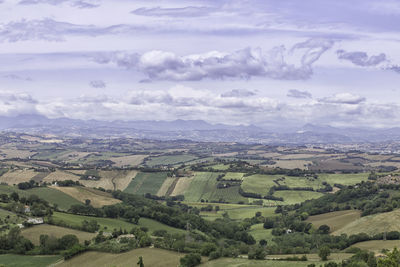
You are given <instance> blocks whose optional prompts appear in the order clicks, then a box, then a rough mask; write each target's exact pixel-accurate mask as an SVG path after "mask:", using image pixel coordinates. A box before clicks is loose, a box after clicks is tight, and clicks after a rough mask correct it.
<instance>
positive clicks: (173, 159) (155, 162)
mask: <svg viewBox="0 0 400 267" xmlns="http://www.w3.org/2000/svg"><path fill="white" fill-rule="evenodd" d="M195 159H197V157H196V156H193V155H171V156H159V157H150V158H148V159H146V165H147V166H149V167H155V166H165V165H180V164H182V163H185V162H188V161H192V160H195Z"/></svg>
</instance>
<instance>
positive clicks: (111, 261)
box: [57, 248, 183, 267]
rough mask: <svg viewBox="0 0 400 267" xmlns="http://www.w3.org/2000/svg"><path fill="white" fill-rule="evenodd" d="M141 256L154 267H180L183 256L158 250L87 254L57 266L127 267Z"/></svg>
mask: <svg viewBox="0 0 400 267" xmlns="http://www.w3.org/2000/svg"><path fill="white" fill-rule="evenodd" d="M139 256H142V257H143V262H144V264H145V266H152V267H170V266H178V265H179V259H180V258H181V257H182V256H183V254H180V253H176V252H172V251H167V250H162V249H156V248H142V249H134V250H131V251H129V252H125V253H120V254H111V253H104V252H86V253H83V254H82V255H79V256H77V257H74V258H73V259H71V260H67V261H65V262H63V263H61V264H59V265H57V266H59V267H73V266H74V267H75V266H85V267H109V266H115V267H125V266H132V264H136V262H137V261H138V259H139Z"/></svg>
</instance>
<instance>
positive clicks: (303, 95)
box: [287, 89, 312, 98]
mask: <svg viewBox="0 0 400 267" xmlns="http://www.w3.org/2000/svg"><path fill="white" fill-rule="evenodd" d="M287 96H288V97H293V98H312V95H311V94H310V93H309V92H307V91H300V90H296V89H292V90H289V91H288V93H287Z"/></svg>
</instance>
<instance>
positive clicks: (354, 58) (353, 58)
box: [336, 50, 386, 67]
mask: <svg viewBox="0 0 400 267" xmlns="http://www.w3.org/2000/svg"><path fill="white" fill-rule="evenodd" d="M336 54H337V55H338V58H339V59H342V60H348V61H350V62H352V63H353V64H355V65H357V66H362V67H372V66H376V65H379V64H381V63H382V62H385V61H386V55H385V54H384V53H381V54H379V55H376V56H368V54H367V53H365V52H359V51H358V52H346V51H345V50H337V51H336Z"/></svg>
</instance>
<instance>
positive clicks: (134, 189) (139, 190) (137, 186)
mask: <svg viewBox="0 0 400 267" xmlns="http://www.w3.org/2000/svg"><path fill="white" fill-rule="evenodd" d="M166 178H167V173H166V172H141V173H138V174H137V175H136V176H135V178H134V179H133V180H132V181H131V182H130V184H129V185H128V187H127V188H126V189H125V190H124V192H126V193H131V194H140V195H143V194H145V193H150V194H152V195H156V194H157V192H158V189H160V187H161V186H162V184H163V183H164V181H165V179H166Z"/></svg>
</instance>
